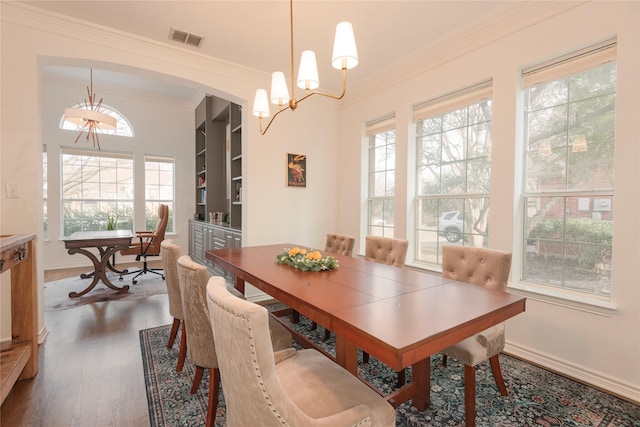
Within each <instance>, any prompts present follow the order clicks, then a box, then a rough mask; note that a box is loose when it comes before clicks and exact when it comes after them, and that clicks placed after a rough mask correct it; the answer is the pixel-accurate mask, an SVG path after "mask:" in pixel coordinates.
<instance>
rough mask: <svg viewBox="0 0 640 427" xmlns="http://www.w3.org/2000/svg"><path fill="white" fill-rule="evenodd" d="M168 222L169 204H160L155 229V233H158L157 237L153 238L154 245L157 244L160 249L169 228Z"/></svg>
mask: <svg viewBox="0 0 640 427" xmlns="http://www.w3.org/2000/svg"><path fill="white" fill-rule="evenodd" d="M168 223H169V206H167V205H165V204H160V206H159V207H158V222H157V223H156V227H155V228H154V229H153V234H155V235H157V237H156V238H154V239H153V246H157V247H158V249H159V248H160V243H161V242H162V241H163V240H164V234H165V231H166V230H167V224H168ZM156 242H157V243H156Z"/></svg>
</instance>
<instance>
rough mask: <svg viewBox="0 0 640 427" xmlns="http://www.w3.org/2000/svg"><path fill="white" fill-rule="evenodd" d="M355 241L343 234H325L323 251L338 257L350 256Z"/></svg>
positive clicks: (353, 238)
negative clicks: (325, 240)
mask: <svg viewBox="0 0 640 427" xmlns="http://www.w3.org/2000/svg"><path fill="white" fill-rule="evenodd" d="M355 243H356V239H355V237H353V236H347V235H345V234H331V233H328V234H327V242H326V244H325V247H324V250H325V251H327V252H331V253H334V254H338V255H347V256H351V254H352V253H353V245H354V244H355Z"/></svg>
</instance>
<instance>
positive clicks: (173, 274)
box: [160, 239, 187, 372]
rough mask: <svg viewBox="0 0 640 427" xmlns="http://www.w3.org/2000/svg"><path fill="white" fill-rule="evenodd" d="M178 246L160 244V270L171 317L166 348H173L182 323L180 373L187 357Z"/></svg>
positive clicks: (171, 241) (165, 241)
mask: <svg viewBox="0 0 640 427" xmlns="http://www.w3.org/2000/svg"><path fill="white" fill-rule="evenodd" d="M181 252H182V251H181V249H180V246H178V245H176V244H175V243H174V242H173V240H171V239H165V240H163V241H162V243H161V244H160V257H161V258H162V268H163V269H164V275H165V281H166V284H167V295H168V297H169V313H170V314H171V317H173V324H172V326H171V334H170V335H169V342H168V343H167V348H171V347H173V343H174V341H175V339H176V335H177V334H178V328H180V324H181V323H182V328H180V329H181V334H180V353H179V355H178V365H177V366H176V371H178V372H180V371H182V367H183V366H184V360H185V357H186V355H187V332H186V328H185V327H184V323H183V321H184V315H183V314H182V297H181V296H180V277H178V258H180V256H181V255H182V253H181Z"/></svg>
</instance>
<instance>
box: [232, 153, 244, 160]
mask: <svg viewBox="0 0 640 427" xmlns="http://www.w3.org/2000/svg"><path fill="white" fill-rule="evenodd" d="M241 159H242V154H238V155H237V156H235V157H232V158H231V160H241Z"/></svg>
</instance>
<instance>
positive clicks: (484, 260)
mask: <svg viewBox="0 0 640 427" xmlns="http://www.w3.org/2000/svg"><path fill="white" fill-rule="evenodd" d="M510 270H511V253H510V252H504V251H499V250H495V249H484V248H472V247H469V246H443V247H442V276H443V277H446V278H448V279H455V280H459V281H461V282H467V283H472V284H474V285H479V286H484V287H485V288H488V289H496V290H502V291H504V290H506V289H507V283H508V280H509V271H510Z"/></svg>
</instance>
